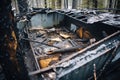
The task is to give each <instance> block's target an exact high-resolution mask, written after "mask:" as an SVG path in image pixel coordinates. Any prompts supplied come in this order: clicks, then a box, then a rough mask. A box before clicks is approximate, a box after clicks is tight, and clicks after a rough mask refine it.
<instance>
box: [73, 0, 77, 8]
mask: <svg viewBox="0 0 120 80" xmlns="http://www.w3.org/2000/svg"><path fill="white" fill-rule="evenodd" d="M77 3H78V0H73V1H72V9H77Z"/></svg>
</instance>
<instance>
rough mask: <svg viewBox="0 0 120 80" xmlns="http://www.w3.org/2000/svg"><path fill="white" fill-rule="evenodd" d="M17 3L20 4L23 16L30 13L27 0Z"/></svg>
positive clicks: (18, 0) (20, 0)
mask: <svg viewBox="0 0 120 80" xmlns="http://www.w3.org/2000/svg"><path fill="white" fill-rule="evenodd" d="M17 2H18V8H19V12H20V13H21V14H23V13H26V12H27V11H28V4H27V0H17Z"/></svg>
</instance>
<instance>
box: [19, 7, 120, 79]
mask: <svg viewBox="0 0 120 80" xmlns="http://www.w3.org/2000/svg"><path fill="white" fill-rule="evenodd" d="M119 27H120V15H117V14H112V13H108V12H101V11H97V10H87V9H85V10H50V9H37V10H35V9H34V10H33V11H32V12H31V13H29V14H27V15H26V16H22V18H21V19H20V20H19V21H18V23H17V28H18V29H19V39H20V41H21V46H22V50H23V52H24V53H25V63H26V66H27V69H28V72H29V75H30V76H37V77H38V78H40V77H41V78H44V79H51V80H53V79H62V80H63V79H65V80H66V79H67V78H70V77H72V78H75V76H78V75H79V79H82V80H86V79H88V78H91V77H92V76H93V64H94V65H95V64H96V71H98V72H100V71H102V70H101V69H102V67H103V66H104V65H107V64H105V63H106V62H107V61H109V60H112V59H113V58H112V59H111V58H110V56H112V52H113V51H114V50H113V49H114V48H116V46H117V48H119V47H118V46H119V43H120V31H119ZM113 54H114V55H115V54H117V53H116V51H115V52H114V53H113ZM97 63H99V65H97ZM74 74H75V75H74ZM80 74H81V75H80ZM96 74H97V73H96ZM70 75H72V76H70ZM72 78H70V79H72ZM76 80H78V79H77V77H76Z"/></svg>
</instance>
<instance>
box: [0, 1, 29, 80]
mask: <svg viewBox="0 0 120 80" xmlns="http://www.w3.org/2000/svg"><path fill="white" fill-rule="evenodd" d="M11 9H12V7H11V0H1V2H0V12H1V13H0V17H1V19H0V32H1V34H0V65H1V66H2V68H3V73H4V74H5V78H6V79H7V80H28V78H26V76H27V74H25V73H24V71H25V70H22V71H23V73H24V74H21V67H22V66H23V65H22V66H19V62H18V60H17V54H16V51H17V43H18V42H17V39H16V35H15V32H14V29H13V27H15V26H14V16H13V12H12V10H11ZM21 63H23V62H21ZM21 75H22V76H21ZM23 75H26V76H24V77H23Z"/></svg>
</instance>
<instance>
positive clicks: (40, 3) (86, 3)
mask: <svg viewBox="0 0 120 80" xmlns="http://www.w3.org/2000/svg"><path fill="white" fill-rule="evenodd" d="M12 5H13V8H14V9H15V10H16V12H17V13H19V10H20V8H21V9H23V10H24V8H27V9H28V8H29V9H30V8H32V7H34V8H52V9H84V8H87V9H109V11H110V10H112V9H120V0H12ZM25 11H26V10H25Z"/></svg>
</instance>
